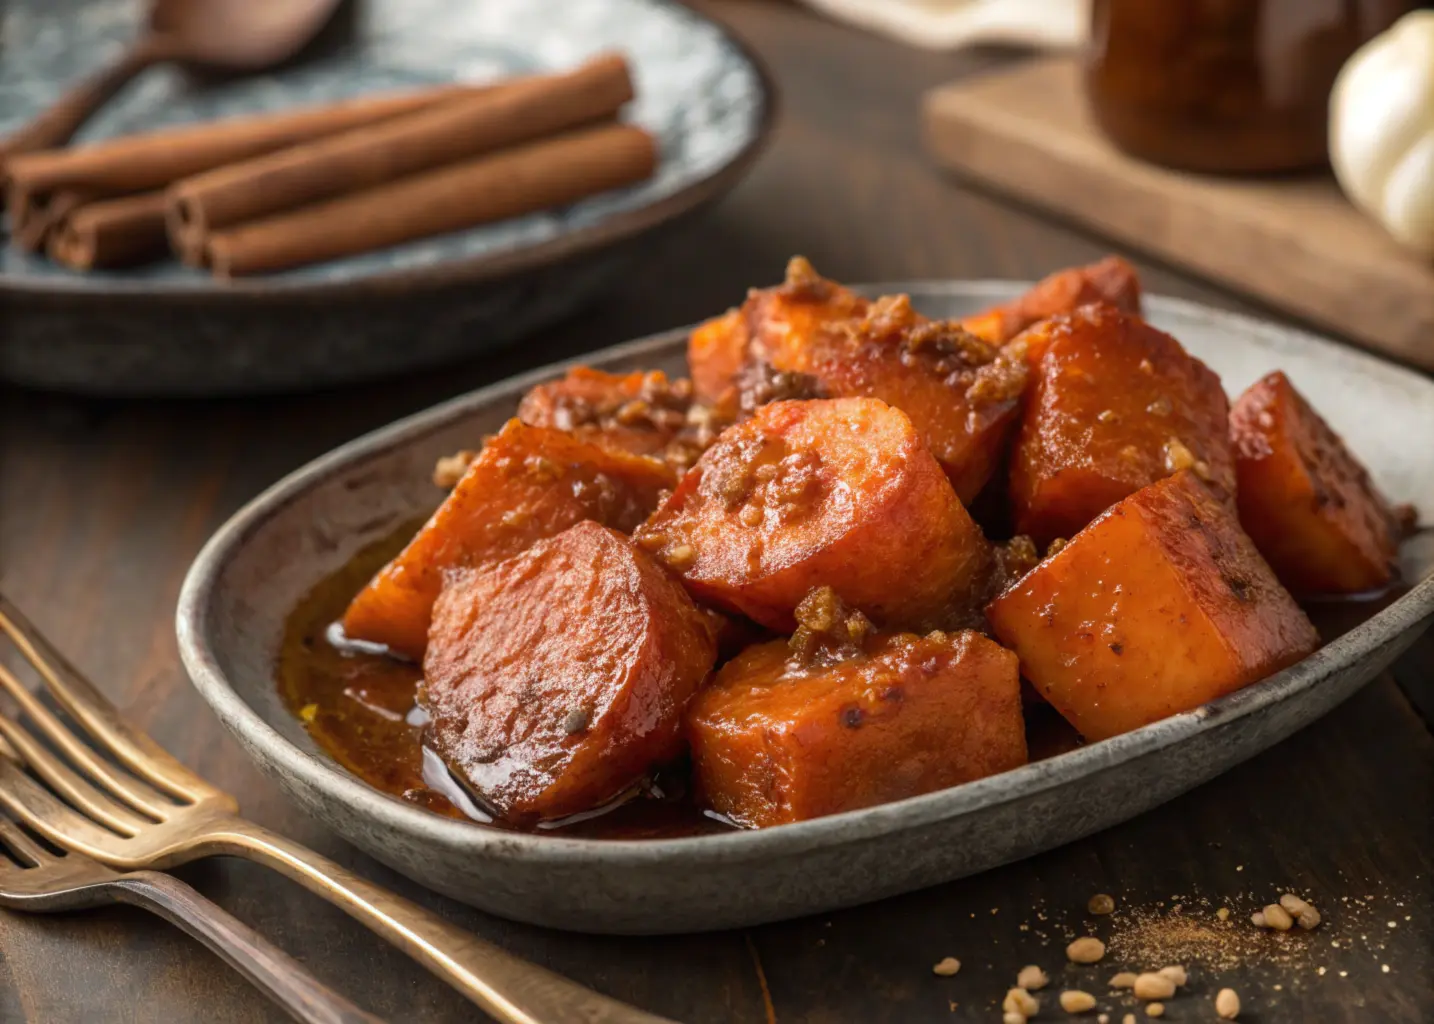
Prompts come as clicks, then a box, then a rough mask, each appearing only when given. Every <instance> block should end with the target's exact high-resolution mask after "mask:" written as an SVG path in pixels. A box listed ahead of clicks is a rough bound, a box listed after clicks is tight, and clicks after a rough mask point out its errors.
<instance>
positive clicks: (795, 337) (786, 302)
mask: <svg viewBox="0 0 1434 1024" xmlns="http://www.w3.org/2000/svg"><path fill="white" fill-rule="evenodd" d="M869 305H870V303H869V302H868V301H867V300H866V299H864V298H862V297H861V296H860V295H858V294H856V292H854V291H852V290H851V289H849V288H843V287H842V286H841V285H839V284H837V283H836V282H835V281H829V280H827V279H826V278H824V277H822V276H821V275H820V274H818V273H817V272H816V270H815V269H813V267H812V265H811V264H810V263H809V262H807V260H806V259H805V258H804V257H802V256H794V257H792V259H791V261H790V262H788V264H787V278H786V280H785V281H783V282H782V284H780V285H778V286H777V287H776V288H767V289H764V290H762V291H757V292H753V293H752V294H751V295H750V296H749V297H748V299H747V302H746V304H745V305H743V307H742V309H743V311H744V312H745V313H746V315H747V323H748V325H749V328H750V331H751V340H750V341H749V342H748V349H747V361H748V362H755V363H769V364H770V365H772V366H775V367H777V368H779V369H783V370H792V371H795V372H797V373H805V372H807V368H806V366H805V365H803V361H804V357H805V354H806V353H807V352H809V351H810V350H811V339H812V336H813V335H814V334H816V333H817V332H818V331H820V330H822V329H824V328H825V327H827V326H829V325H831V324H834V323H839V322H841V321H843V320H848V319H850V318H852V317H859V316H865V315H866V311H867V308H868V307H869Z"/></svg>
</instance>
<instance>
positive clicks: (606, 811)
mask: <svg viewBox="0 0 1434 1024" xmlns="http://www.w3.org/2000/svg"><path fill="white" fill-rule="evenodd" d="M421 524H422V521H421V520H418V521H415V522H412V523H408V524H405V525H404V526H402V527H401V528H399V529H398V530H395V531H394V533H393V535H392V536H390V537H388V538H385V539H384V540H382V541H379V542H377V543H375V544H373V545H371V546H369V547H367V548H365V549H363V550H362V551H360V552H359V553H358V554H357V555H355V556H354V557H353V559H352V560H351V561H350V562H349V563H348V564H346V565H344V566H343V567H342V568H340V569H339V570H338V571H337V572H335V573H333V574H332V575H330V576H328V577H327V578H325V579H323V580H321V581H320V582H319V583H318V584H317V585H316V586H315V587H314V588H313V590H311V591H310V592H309V593H308V594H307V595H306V596H305V597H304V599H303V600H302V601H301V602H300V603H299V606H298V607H297V608H295V609H294V611H293V612H292V613H291V614H290V616H289V618H288V620H287V621H286V623H285V627H284V637H283V641H282V644H281V646H280V651H279V658H278V666H277V683H278V688H279V693H280V695H281V696H282V697H283V699H284V702H285V704H286V706H287V707H288V709H289V711H290V712H291V713H293V714H294V715H295V716H296V717H298V718H299V719H300V720H301V721H303V722H304V723H305V727H306V728H307V729H308V732H309V735H310V736H312V737H313V739H314V742H315V743H316V744H317V745H318V746H319V747H320V749H322V750H324V751H325V752H326V753H328V755H329V756H330V757H332V758H333V759H334V760H335V761H337V762H338V763H339V764H340V765H342V766H343V767H344V768H345V769H346V770H348V771H349V772H351V773H353V774H354V775H355V776H357V777H358V778H360V779H362V780H363V781H364V782H366V783H368V784H369V785H370V786H372V787H374V788H375V789H377V790H379V791H381V792H383V793H387V794H389V795H391V796H394V797H397V798H399V799H401V800H406V801H408V802H409V803H412V804H413V805H415V806H417V807H422V808H425V809H426V810H429V811H432V812H433V813H435V814H441V815H444V816H445V817H449V818H457V819H460V820H469V821H473V822H475V823H477V824H479V825H482V826H485V827H491V828H501V829H512V828H513V826H511V825H508V824H506V823H505V822H503V821H501V820H494V819H492V818H491V817H490V816H489V815H487V814H486V813H485V812H484V811H483V809H482V808H481V806H479V804H478V802H477V801H476V800H473V799H472V798H471V797H470V796H469V794H468V793H467V792H466V790H464V789H463V787H462V785H461V783H460V782H459V781H458V780H457V779H455V778H454V777H453V776H452V775H451V774H449V773H448V771H447V768H446V767H445V766H444V765H443V763H442V761H441V760H440V759H439V758H438V757H437V755H435V754H434V753H433V752H432V751H429V750H427V749H426V748H425V747H424V746H423V724H424V715H423V713H422V711H421V710H420V709H419V708H418V706H417V703H416V697H417V692H418V686H419V684H420V683H421V682H422V680H423V672H422V670H421V668H420V667H419V666H418V665H416V664H414V663H412V662H409V661H405V660H402V659H399V658H396V657H392V656H390V655H387V654H384V653H379V652H377V651H375V650H374V649H373V645H369V644H362V643H355V642H352V641H347V640H345V639H344V638H343V636H342V633H341V632H340V631H339V630H338V628H337V627H336V625H335V624H336V623H337V622H338V621H339V619H340V618H341V617H342V615H343V611H344V609H345V608H346V607H347V606H348V603H349V600H350V599H351V598H352V597H353V595H354V594H355V593H357V592H358V590H359V589H360V588H361V587H362V586H363V585H364V584H365V583H367V582H368V580H369V578H370V577H371V576H372V575H373V574H374V573H375V572H376V571H377V570H378V569H379V568H381V567H382V566H383V565H384V564H385V563H386V562H387V561H388V560H389V559H390V558H392V557H393V556H394V555H395V554H397V553H398V551H399V550H400V549H402V547H403V546H404V544H405V543H407V541H408V539H409V538H410V537H412V536H413V534H414V532H415V531H416V530H417V528H418V527H419V526H420V525H421ZM1407 589H1408V588H1407V587H1402V586H1396V587H1393V588H1390V589H1389V590H1388V591H1386V592H1384V593H1382V594H1379V595H1364V596H1361V597H1360V598H1357V599H1327V600H1315V601H1310V602H1306V603H1305V604H1304V607H1305V610H1306V611H1307V612H1308V613H1309V615H1310V617H1311V619H1313V620H1314V623H1315V625H1316V627H1317V628H1318V629H1319V632H1320V635H1321V636H1322V637H1323V639H1324V641H1325V642H1326V643H1328V642H1329V641H1330V640H1333V639H1334V638H1335V637H1337V636H1339V635H1340V634H1342V633H1344V632H1347V631H1348V630H1350V629H1352V628H1353V627H1354V626H1357V625H1358V624H1359V623H1361V622H1363V621H1365V620H1366V619H1368V618H1369V617H1370V616H1372V615H1374V614H1375V613H1376V612H1378V611H1380V610H1381V609H1382V608H1385V607H1387V606H1388V605H1389V604H1390V603H1391V602H1393V601H1394V600H1396V599H1397V598H1398V597H1400V596H1401V595H1402V594H1404V593H1405V592H1406V591H1407ZM1025 715H1026V738H1027V744H1028V746H1029V748H1030V756H1031V760H1033V761H1037V760H1042V759H1044V758H1048V757H1054V756H1056V755H1057V754H1062V753H1065V752H1067V751H1070V750H1074V749H1075V748H1077V747H1078V746H1080V743H1081V741H1080V738H1079V737H1078V736H1077V735H1076V733H1075V731H1074V730H1073V729H1072V728H1071V727H1070V726H1069V725H1068V724H1067V723H1066V722H1065V721H1064V720H1063V719H1062V718H1061V717H1060V716H1059V715H1057V714H1056V713H1055V712H1054V710H1053V709H1051V708H1050V706H1049V705H1047V704H1044V703H1033V704H1028V705H1027V706H1026V709H1025ZM732 827H733V826H732V825H731V824H730V823H728V822H726V821H725V820H723V819H721V818H720V817H718V816H717V815H715V814H713V813H712V812H711V811H709V810H706V809H704V808H703V807H702V806H701V805H700V804H699V803H698V802H697V801H696V800H695V799H693V798H692V796H691V794H690V787H689V781H688V771H687V767H686V765H673V766H668V767H667V768H664V769H663V770H661V771H659V772H658V773H657V774H656V775H655V776H654V778H653V779H652V780H651V782H650V783H649V784H647V785H646V786H644V787H642V789H641V790H639V791H636V792H634V793H631V794H628V795H626V797H625V798H622V799H620V800H618V801H616V802H614V804H612V805H609V807H607V808H603V809H601V811H600V813H595V814H594V813H588V814H581V815H575V816H574V817H573V818H571V819H568V820H567V821H565V822H556V823H555V822H546V823H544V824H543V825H541V826H539V827H538V828H537V829H536V830H535V831H538V832H541V833H546V834H555V835H563V836H572V837H583V838H595V839H660V838H674V837H678V836H696V835H707V834H712V833H718V832H725V831H730V829H731V828H732Z"/></svg>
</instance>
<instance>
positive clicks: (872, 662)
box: [687, 632, 1026, 828]
mask: <svg viewBox="0 0 1434 1024" xmlns="http://www.w3.org/2000/svg"><path fill="white" fill-rule="evenodd" d="M687 735H688V739H689V741H690V743H691V745H692V765H693V774H694V777H695V779H696V781H697V787H698V790H699V792H700V793H701V795H702V796H703V797H704V798H705V800H706V801H707V803H708V804H709V805H710V806H711V807H712V808H713V809H714V810H716V811H718V812H720V813H722V814H724V815H726V816H727V817H729V818H731V819H732V820H733V821H736V822H739V823H741V824H743V825H747V826H751V827H754V828H760V827H765V826H769V825H780V824H784V823H786V822H792V821H802V820H805V819H807V818H817V817H821V816H822V815H826V814H836V813H839V812H841V811H849V810H855V809H857V808H860V807H870V806H873V805H875V804H880V803H886V802H887V801H891V800H901V799H904V798H906V797H910V796H917V795H919V794H921V793H930V792H933V791H934V790H938V789H945V788H946V787H948V786H955V785H959V784H960V783H963V782H970V781H972V780H973V779H979V778H983V777H985V776H987V775H994V774H996V773H997V772H1003V771H1008V770H1009V769H1012V768H1016V767H1019V766H1020V765H1022V764H1025V762H1026V732H1025V723H1024V722H1023V720H1022V717H1021V692H1020V678H1019V675H1018V673H1017V668H1016V657H1015V655H1013V654H1012V653H1011V652H1010V651H1007V650H1005V649H1004V648H1002V647H1000V646H999V645H997V644H996V643H994V642H992V641H991V640H988V639H986V638H985V637H984V636H981V635H980V634H979V633H973V632H961V633H950V634H944V633H932V634H930V635H929V636H925V637H920V636H916V635H914V634H910V633H904V634H876V635H874V636H872V637H870V638H868V640H867V642H866V647H865V650H864V651H863V652H862V653H860V654H857V655H855V656H853V657H850V658H847V659H846V660H842V661H839V662H837V663H835V664H830V663H821V662H818V663H815V664H811V665H808V666H805V667H803V666H802V665H800V664H794V663H792V662H790V661H789V650H788V647H787V644H786V643H784V642H782V641H780V640H776V641H773V642H771V643H766V644H761V645H759V646H757V647H751V648H749V649H748V650H746V651H745V652H743V653H742V654H741V655H739V656H738V657H736V658H734V659H733V660H732V661H730V662H728V663H727V664H726V665H725V666H724V667H723V668H722V670H721V671H719V672H718V673H717V676H716V678H715V679H714V680H713V682H712V683H711V684H710V685H709V686H707V687H706V688H705V689H704V690H703V691H702V692H701V693H699V694H698V695H697V697H696V699H694V700H693V702H692V706H691V708H690V710H689V712H688V715H687Z"/></svg>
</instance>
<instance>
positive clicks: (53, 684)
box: [0, 594, 224, 802]
mask: <svg viewBox="0 0 1434 1024" xmlns="http://www.w3.org/2000/svg"><path fill="white" fill-rule="evenodd" d="M0 630H3V631H4V632H5V633H6V634H7V635H8V636H9V637H10V639H11V640H12V641H14V643H15V646H16V647H18V648H20V652H21V653H22V654H24V655H25V657H26V659H28V660H29V662H30V664H31V665H34V666H35V671H37V672H39V673H40V676H41V677H42V678H43V679H44V680H45V685H46V686H47V687H49V690H50V692H51V693H52V694H54V696H55V699H56V700H58V701H59V702H60V704H61V705H63V707H64V708H65V710H66V711H68V712H69V713H70V714H71V715H73V716H74V718H75V720H76V721H77V722H79V723H80V725H82V726H83V727H84V728H85V731H87V732H88V733H89V734H90V735H91V736H93V737H94V738H95V740H96V741H97V742H98V743H100V744H101V745H103V746H104V747H106V748H107V749H108V750H109V751H110V753H112V754H113V755H114V756H115V757H116V758H117V759H118V760H119V761H120V762H121V763H122V764H124V765H125V766H126V767H128V768H129V769H130V770H132V771H133V772H135V773H136V774H137V775H140V776H142V777H143V778H145V779H147V780H148V781H150V782H152V783H154V784H155V785H156V786H158V787H160V788H161V789H163V790H165V791H166V792H168V793H171V794H173V795H174V796H177V797H179V798H180V799H183V800H192V801H195V802H198V801H200V800H204V799H205V798H209V797H223V796H224V793H223V791H222V790H219V789H216V788H215V787H213V786H211V785H210V784H209V783H207V782H205V781H204V780H203V779H201V778H200V777H199V776H198V775H196V774H195V773H194V772H192V771H190V770H189V769H188V768H186V767H185V766H184V765H182V764H181V763H180V762H179V761H177V760H176V759H175V758H174V757H173V756H171V755H170V753H169V752H168V751H167V750H165V749H164V748H163V747H161V746H160V745H159V744H158V743H156V742H154V740H152V739H150V738H149V737H148V736H146V735H145V734H144V733H143V732H142V731H140V730H139V729H136V728H134V727H133V726H131V725H130V724H129V723H128V722H126V721H125V720H124V718H122V717H121V716H120V713H119V711H118V710H116V708H115V706H114V705H113V704H111V703H110V702H109V701H108V700H106V699H105V697H104V696H103V695H102V694H101V693H100V692H99V690H97V689H95V687H94V684H92V683H91V682H90V681H89V680H88V679H86V678H85V677H84V676H83V675H82V674H81V673H80V671H79V670H78V669H76V668H75V667H74V666H73V665H71V664H70V663H69V662H68V661H67V660H66V659H65V657H64V655H62V654H61V653H60V652H59V651H57V650H56V649H55V647H54V646H53V645H52V644H51V643H50V642H49V641H48V640H46V639H45V637H44V635H43V634H41V633H40V631H39V630H38V629H36V628H35V627H34V626H33V625H31V624H30V622H29V620H27V619H26V618H25V616H24V615H22V614H21V613H20V609H18V608H16V607H15V605H14V604H13V603H12V602H11V601H10V600H9V599H8V598H6V597H5V595H4V594H0Z"/></svg>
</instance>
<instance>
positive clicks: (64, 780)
mask: <svg viewBox="0 0 1434 1024" xmlns="http://www.w3.org/2000/svg"><path fill="white" fill-rule="evenodd" d="M0 671H4V670H3V668H0ZM0 737H4V738H5V739H6V740H8V741H9V742H10V744H11V746H12V747H13V748H14V749H15V750H16V751H18V752H19V754H20V759H21V760H22V761H24V763H25V764H28V765H29V766H30V769H31V770H32V771H34V773H35V774H36V775H38V776H40V778H42V779H44V780H45V781H46V782H48V783H49V784H50V786H51V788H53V789H54V790H55V791H56V792H58V793H59V794H60V796H62V797H64V798H65V799H66V800H68V801H69V802H70V803H72V804H74V805H75V806H76V807H78V808H79V809H80V810H82V811H84V812H85V813H86V814H88V815H89V816H90V817H92V818H94V819H96V820H97V821H99V822H100V824H102V825H108V826H109V827H110V828H112V829H114V830H115V831H116V832H119V833H122V834H123V835H127V836H132V835H134V834H135V833H136V832H138V831H139V830H140V829H142V828H144V826H146V825H148V824H150V822H148V821H145V820H143V819H141V818H139V817H137V816H136V815H135V814H134V812H132V811H131V810H130V809H129V808H127V807H124V806H122V805H120V804H117V803H115V802H114V801H113V800H111V799H110V798H109V797H107V796H105V795H104V794H103V793H101V792H100V791H99V790H98V789H95V787H94V786H91V785H90V784H89V783H88V782H86V781H85V780H84V779H82V778H80V777H79V776H78V775H76V774H75V773H74V772H73V771H71V770H70V768H69V766H68V765H66V764H65V763H64V762H63V761H61V760H60V759H59V758H58V757H56V756H55V755H54V754H52V753H50V751H48V750H46V749H45V748H44V747H42V746H41V745H40V744H38V743H36V742H35V740H34V738H33V737H31V735H30V734H29V733H28V732H26V731H25V730H24V729H23V728H21V727H20V726H19V725H18V724H17V723H15V722H12V721H11V720H10V719H9V717H8V716H6V715H3V714H0ZM138 785H144V783H138ZM145 788H148V787H145ZM155 795H156V796H158V794H155Z"/></svg>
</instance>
